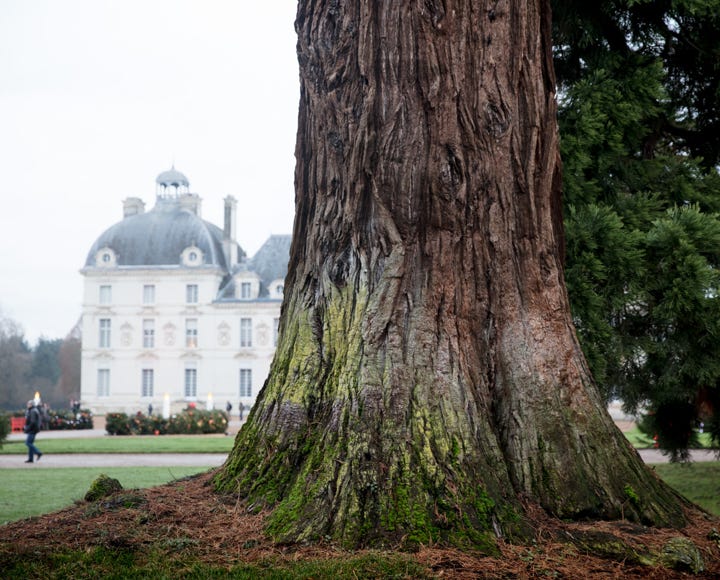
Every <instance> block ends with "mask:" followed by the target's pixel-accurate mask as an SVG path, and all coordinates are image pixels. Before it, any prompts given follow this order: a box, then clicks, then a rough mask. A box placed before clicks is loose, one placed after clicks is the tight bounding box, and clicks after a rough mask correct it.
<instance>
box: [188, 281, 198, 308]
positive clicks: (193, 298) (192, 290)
mask: <svg viewBox="0 0 720 580" xmlns="http://www.w3.org/2000/svg"><path fill="white" fill-rule="evenodd" d="M197 301H198V285H197V284H188V285H187V286H185V302H187V303H188V304H197Z"/></svg>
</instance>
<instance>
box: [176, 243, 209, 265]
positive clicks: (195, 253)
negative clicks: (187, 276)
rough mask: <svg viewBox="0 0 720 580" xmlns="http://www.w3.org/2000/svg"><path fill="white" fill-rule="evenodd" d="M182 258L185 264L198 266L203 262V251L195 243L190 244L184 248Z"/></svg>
mask: <svg viewBox="0 0 720 580" xmlns="http://www.w3.org/2000/svg"><path fill="white" fill-rule="evenodd" d="M180 260H181V262H182V264H183V266H190V267H191V268H192V267H197V266H202V264H203V261H204V260H203V253H202V250H201V249H200V248H198V247H197V246H195V245H192V246H189V247H187V248H185V250H183V253H182V256H181V257H180Z"/></svg>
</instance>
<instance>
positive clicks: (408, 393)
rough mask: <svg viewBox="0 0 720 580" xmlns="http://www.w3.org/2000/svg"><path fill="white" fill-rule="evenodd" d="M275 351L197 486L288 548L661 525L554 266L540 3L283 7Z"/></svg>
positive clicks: (552, 137) (552, 135) (554, 166)
mask: <svg viewBox="0 0 720 580" xmlns="http://www.w3.org/2000/svg"><path fill="white" fill-rule="evenodd" d="M296 27H297V31H298V34H299V43H298V53H299V61H300V73H301V100H300V114H299V128H298V141H297V151H296V156H297V169H296V176H295V179H296V210H297V215H296V222H295V232H294V237H293V245H292V250H291V257H290V270H289V273H288V277H287V280H286V286H285V289H286V298H285V304H284V307H283V313H282V321H281V333H280V343H279V345H278V349H277V354H276V356H275V360H274V363H273V365H272V369H271V373H270V377H269V378H268V380H267V382H266V384H265V387H264V389H263V391H262V392H261V394H260V397H259V399H258V401H257V403H256V405H255V407H254V408H253V410H252V413H251V415H250V417H249V419H248V423H247V424H246V425H245V426H244V427H243V429H242V431H241V432H240V434H239V436H238V438H237V441H236V443H235V447H234V449H233V452H232V453H231V455H230V457H229V459H228V461H227V463H226V464H225V466H224V468H223V469H222V471H221V472H220V473H219V474H218V476H217V478H216V483H217V486H218V488H219V489H223V490H232V491H237V492H239V493H240V494H241V495H243V496H244V497H247V498H248V501H249V502H251V504H253V505H256V506H262V505H270V506H275V510H274V512H273V516H272V520H271V521H272V524H271V526H270V531H271V533H273V534H275V535H276V536H277V537H278V538H280V539H283V540H305V539H313V538H322V537H331V538H333V539H336V540H339V541H343V542H345V543H347V544H350V545H358V544H372V543H379V542H382V541H399V540H403V539H404V540H406V541H430V540H438V539H445V540H448V541H452V542H456V543H458V542H459V543H463V542H469V543H472V544H474V545H482V544H488V545H491V544H492V538H493V535H495V534H498V535H499V534H504V535H506V536H513V535H523V534H525V533H526V532H527V527H526V526H525V525H524V522H525V519H524V512H523V506H524V505H525V502H526V501H531V502H537V503H539V504H540V505H542V506H543V507H544V508H545V509H546V510H547V511H548V512H550V513H551V514H554V515H557V516H559V517H563V518H580V517H593V518H620V517H621V515H622V516H624V517H626V518H632V519H634V520H639V521H643V522H647V523H652V524H678V523H681V522H682V521H683V516H682V513H681V510H680V508H679V506H678V505H677V503H676V501H675V497H674V495H673V494H672V492H670V491H669V490H668V489H667V488H665V487H664V486H663V485H662V484H661V483H660V482H659V481H658V480H657V479H656V478H655V477H654V476H653V475H652V474H651V473H650V472H649V471H648V470H646V468H645V467H644V465H643V464H642V461H641V460H640V458H639V457H638V455H637V454H636V453H635V451H634V450H633V449H632V448H631V447H630V446H629V445H628V444H627V442H626V441H625V439H624V438H623V436H622V435H621V434H620V432H619V431H618V430H617V429H616V427H615V426H614V424H613V422H612V421H611V419H610V417H609V416H608V414H607V413H606V411H605V409H604V406H603V401H602V400H601V399H600V397H599V395H598V392H597V390H596V388H595V386H594V384H593V381H592V378H591V377H590V375H589V373H588V370H587V367H586V364H585V362H584V359H583V355H582V353H581V351H580V348H579V346H578V342H577V340H576V337H575V333H574V329H573V324H572V320H571V317H570V313H569V308H568V301H567V296H566V292H565V286H564V282H563V273H562V257H561V249H562V223H561V216H560V191H559V184H560V166H559V158H558V135H557V128H556V121H555V99H554V76H553V71H552V62H551V51H550V38H549V30H550V15H549V2H548V1H547V0H525V1H523V0H507V1H497V0H494V1H490V0H486V1H483V0H443V1H440V0H423V1H421V0H393V1H392V2H380V1H378V2H375V1H370V0H366V1H362V2H350V1H346V2H342V1H340V0H301V1H300V5H299V9H298V16H297V22H296Z"/></svg>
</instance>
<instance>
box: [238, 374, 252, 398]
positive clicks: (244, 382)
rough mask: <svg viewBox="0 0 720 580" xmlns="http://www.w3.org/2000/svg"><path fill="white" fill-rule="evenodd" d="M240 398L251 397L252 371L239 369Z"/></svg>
mask: <svg viewBox="0 0 720 580" xmlns="http://www.w3.org/2000/svg"><path fill="white" fill-rule="evenodd" d="M240 396H241V397H252V369H240Z"/></svg>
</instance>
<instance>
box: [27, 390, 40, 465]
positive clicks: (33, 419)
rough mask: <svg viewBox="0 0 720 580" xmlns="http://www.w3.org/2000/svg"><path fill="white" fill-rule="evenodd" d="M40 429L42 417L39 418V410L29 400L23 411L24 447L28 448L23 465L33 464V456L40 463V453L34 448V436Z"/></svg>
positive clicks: (33, 402)
mask: <svg viewBox="0 0 720 580" xmlns="http://www.w3.org/2000/svg"><path fill="white" fill-rule="evenodd" d="M41 427H42V417H41V416H40V410H39V409H38V408H37V406H36V405H35V401H34V400H33V399H30V400H29V401H28V402H27V411H25V427H24V428H23V430H24V431H25V433H26V434H27V436H26V437H25V445H27V448H28V458H27V461H25V463H33V456H36V457H37V460H38V461H40V458H41V457H42V455H43V454H42V453H41V452H40V450H39V449H38V448H37V447H35V436H36V435H37V434H38V433H39V432H40V429H41Z"/></svg>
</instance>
